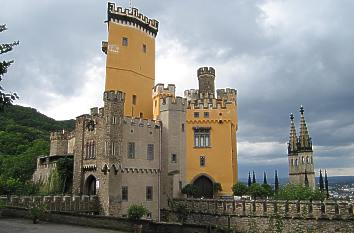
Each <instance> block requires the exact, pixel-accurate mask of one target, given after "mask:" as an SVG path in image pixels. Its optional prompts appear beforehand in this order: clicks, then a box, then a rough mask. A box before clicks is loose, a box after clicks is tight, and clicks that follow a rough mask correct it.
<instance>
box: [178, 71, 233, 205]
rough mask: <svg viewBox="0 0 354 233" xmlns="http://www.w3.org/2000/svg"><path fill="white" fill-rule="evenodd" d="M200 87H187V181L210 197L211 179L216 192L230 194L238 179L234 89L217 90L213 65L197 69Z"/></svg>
mask: <svg viewBox="0 0 354 233" xmlns="http://www.w3.org/2000/svg"><path fill="white" fill-rule="evenodd" d="M197 75H198V80H199V89H198V90H195V89H191V90H186V91H185V92H184V95H185V97H186V98H187V110H186V127H185V130H186V182H187V183H190V184H194V185H196V187H198V189H199V193H202V194H201V195H200V196H202V197H205V198H211V197H213V196H215V193H213V185H214V183H220V184H221V188H222V191H221V192H220V193H219V194H218V195H221V196H222V195H232V190H231V187H232V186H233V185H234V184H235V183H236V182H237V142H236V132H237V128H238V120H237V102H236V97H237V91H236V90H235V89H231V88H226V89H219V90H216V93H217V96H215V84H214V82H215V69H214V68H212V67H202V68H199V69H198V72H197Z"/></svg>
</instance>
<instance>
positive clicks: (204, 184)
mask: <svg viewBox="0 0 354 233" xmlns="http://www.w3.org/2000/svg"><path fill="white" fill-rule="evenodd" d="M193 185H194V186H195V187H196V188H197V194H196V195H195V197H197V198H200V197H204V198H213V181H212V180H211V179H210V178H209V177H207V176H204V175H202V176H199V177H198V178H197V179H196V180H195V181H194V182H193Z"/></svg>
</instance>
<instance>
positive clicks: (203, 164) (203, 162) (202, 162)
mask: <svg viewBox="0 0 354 233" xmlns="http://www.w3.org/2000/svg"><path fill="white" fill-rule="evenodd" d="M200 166H201V167H205V156H200Z"/></svg>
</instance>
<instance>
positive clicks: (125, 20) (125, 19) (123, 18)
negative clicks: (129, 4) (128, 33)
mask: <svg viewBox="0 0 354 233" xmlns="http://www.w3.org/2000/svg"><path fill="white" fill-rule="evenodd" d="M108 21H114V22H118V23H122V24H128V25H130V26H135V27H137V28H139V29H143V30H144V31H146V32H147V33H150V34H151V35H152V36H155V37H156V35H157V32H158V30H159V22H158V21H157V20H155V19H149V18H148V17H146V16H144V15H143V14H141V13H140V12H139V10H138V9H137V8H132V9H129V8H126V9H123V8H122V7H120V6H118V7H116V5H115V3H112V2H109V3H108Z"/></svg>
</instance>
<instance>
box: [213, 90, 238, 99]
mask: <svg viewBox="0 0 354 233" xmlns="http://www.w3.org/2000/svg"><path fill="white" fill-rule="evenodd" d="M216 94H217V98H218V99H221V100H226V101H230V102H235V101H236V97H237V91H236V90H235V89H232V88H226V89H218V90H216Z"/></svg>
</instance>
